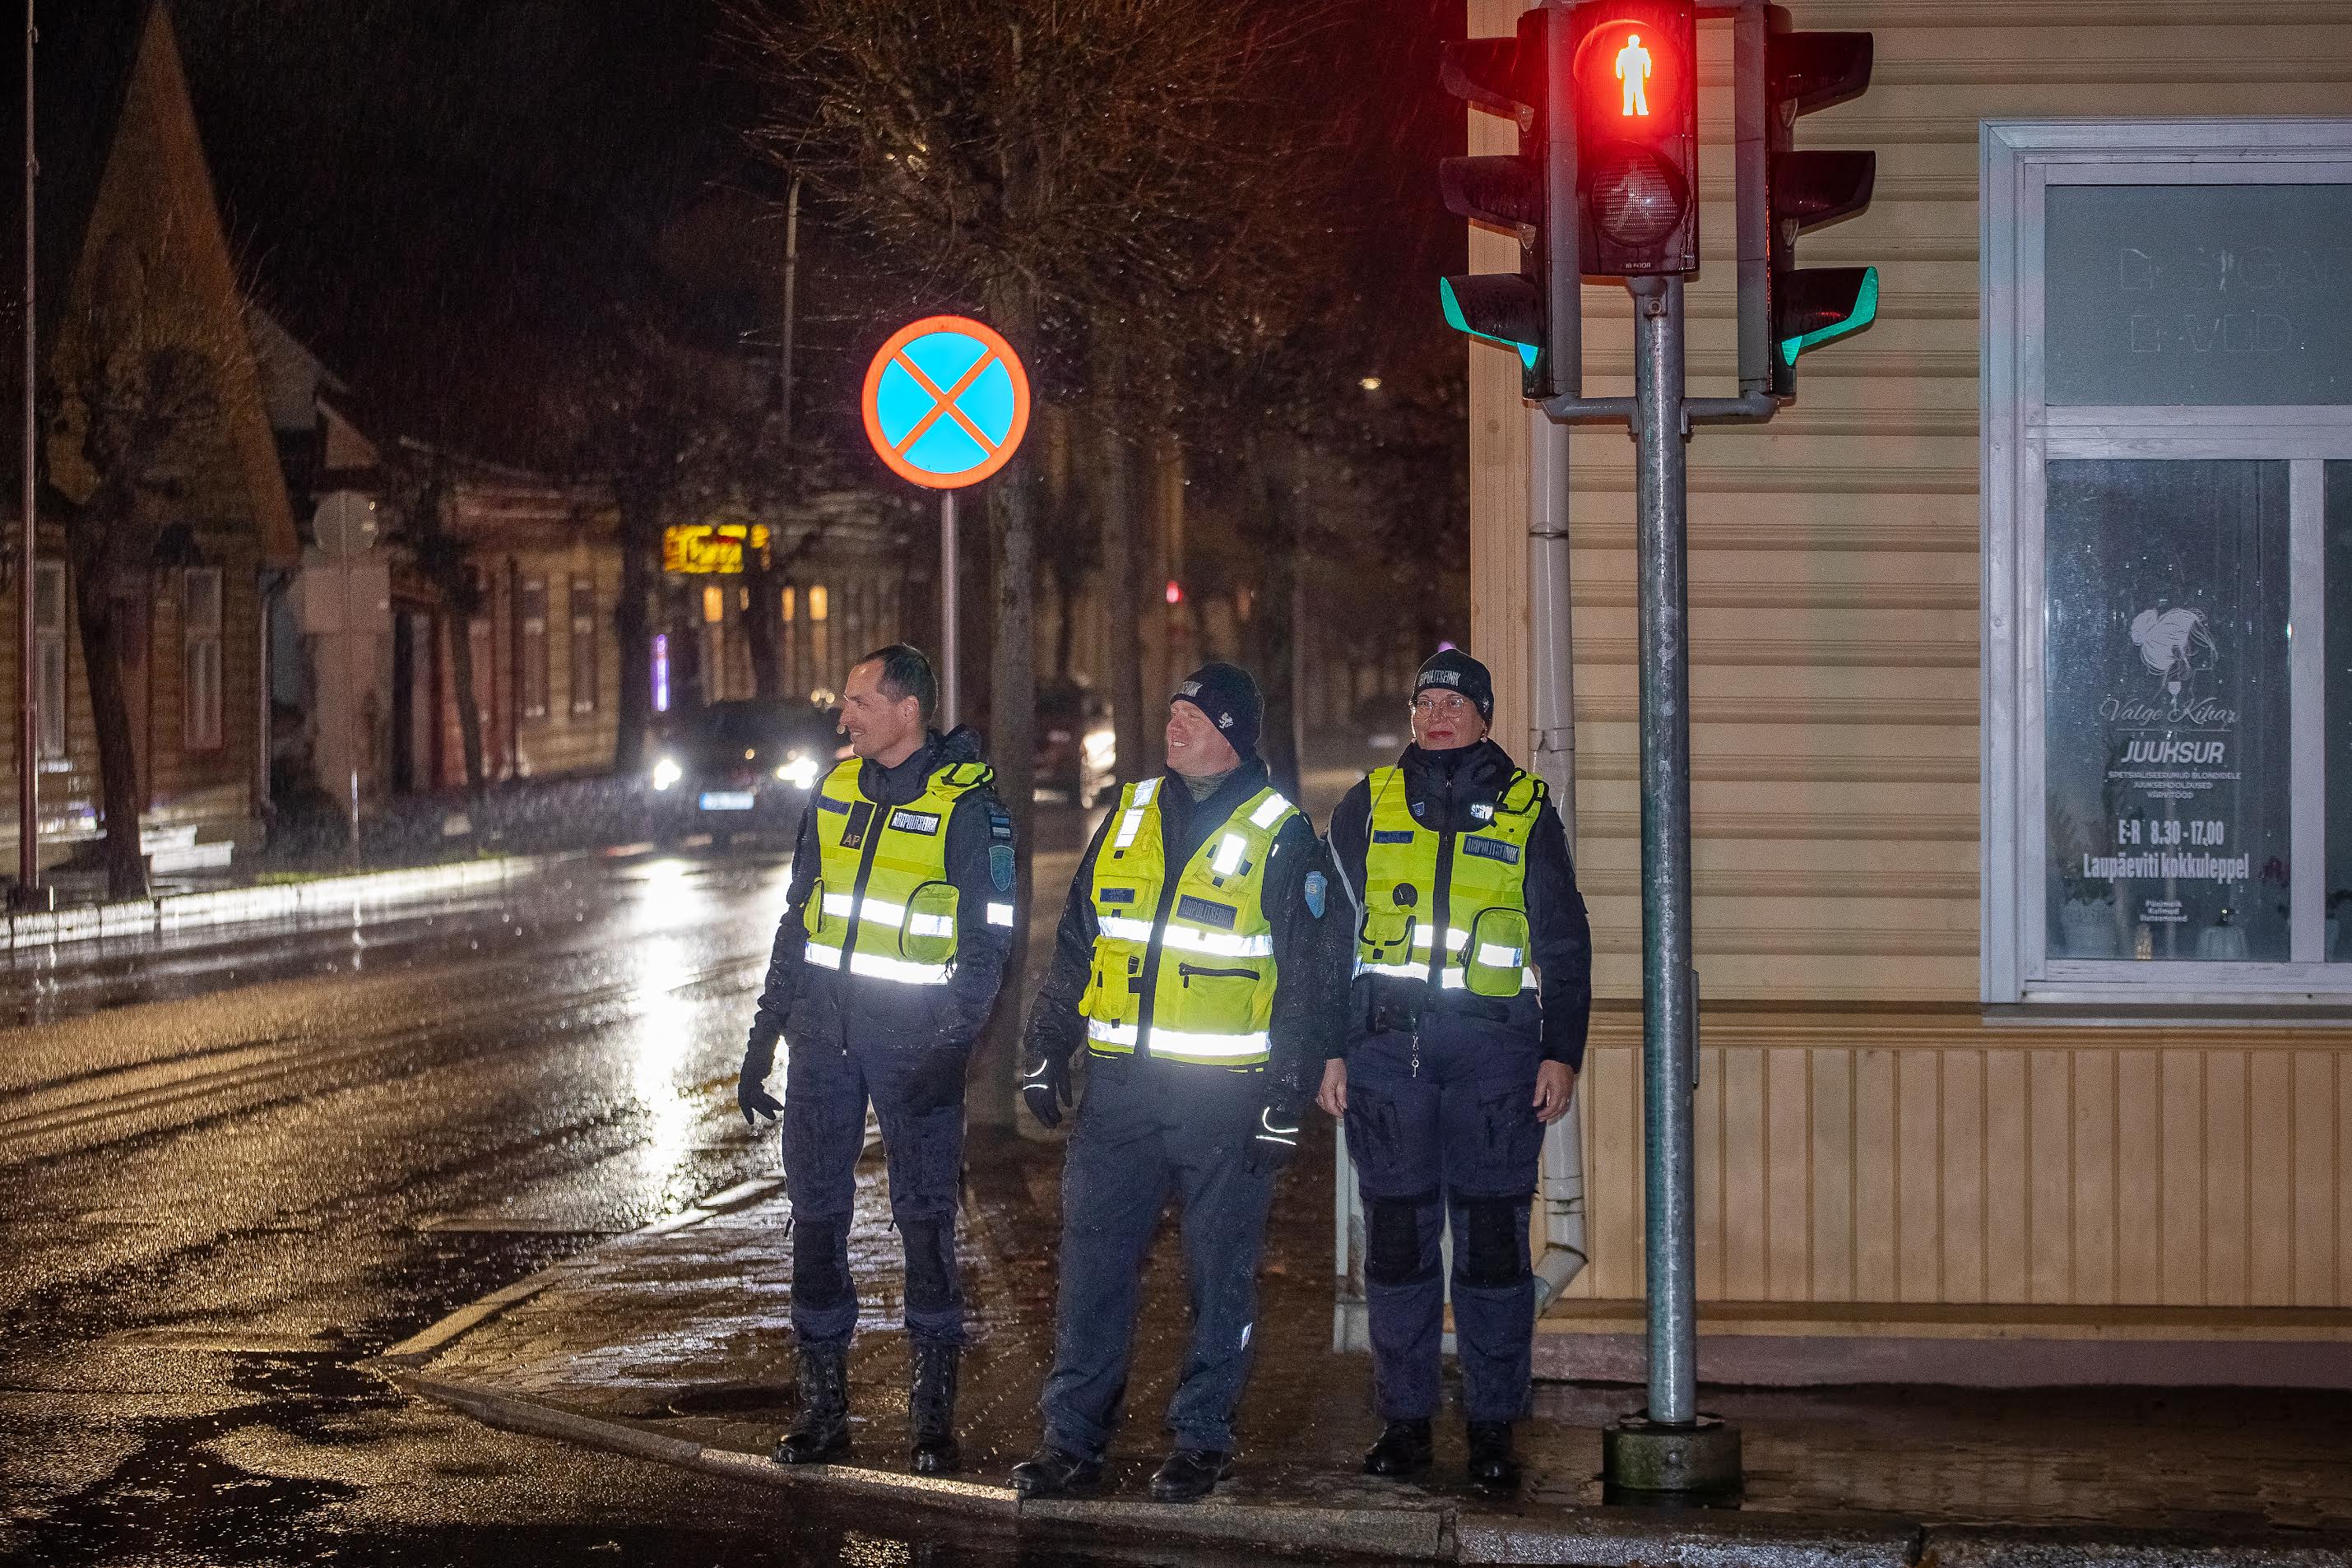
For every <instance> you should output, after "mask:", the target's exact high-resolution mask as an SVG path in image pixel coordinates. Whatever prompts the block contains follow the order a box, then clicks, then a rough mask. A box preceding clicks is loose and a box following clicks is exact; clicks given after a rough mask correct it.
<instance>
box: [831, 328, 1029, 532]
mask: <svg viewBox="0 0 2352 1568" xmlns="http://www.w3.org/2000/svg"><path fill="white" fill-rule="evenodd" d="M861 401H862V405H863V408H864V412H865V416H866V438H867V439H869V440H871V441H872V442H873V443H874V450H875V451H876V452H877V453H878V454H879V455H880V456H881V458H882V460H883V461H884V462H885V463H887V464H888V465H889V467H890V471H891V472H892V473H895V474H897V475H898V477H899V478H900V479H908V480H910V481H912V482H913V483H915V484H919V485H922V486H924V487H926V488H927V489H935V490H949V489H962V488H963V487H964V486H966V485H974V484H978V483H979V482H980V481H981V480H982V479H986V478H988V476H989V475H991V474H992V473H994V472H996V470H997V469H999V468H1003V466H1004V465H1005V464H1006V463H1007V462H1009V461H1010V460H1011V459H1012V457H1013V450H1014V449H1015V448H1016V447H1019V446H1020V445H1021V437H1022V436H1023V434H1024V432H1026V431H1027V429H1028V428H1029V376H1028V373H1027V372H1026V371H1024V370H1023V369H1022V367H1021V357H1020V356H1019V355H1018V354H1016V353H1013V345H1012V344H1010V343H1008V342H1005V341H1004V340H1003V338H1002V337H1001V336H999V335H998V334H997V333H996V332H995V331H993V330H992V329H991V328H989V327H985V326H982V324H981V323H980V322H978V321H971V320H970V319H968V318H966V317H963V316H928V317H925V318H924V319H923V320H922V321H914V322H910V323H909V324H908V325H907V326H904V327H901V328H899V329H898V331H896V332H893V333H892V334H891V335H890V341H889V342H886V343H884V344H883V345H882V348H881V351H880V352H879V353H877V354H875V356H874V363H872V364H870V365H868V366H867V367H866V392H865V395H864V397H863V399H862V400H861Z"/></svg>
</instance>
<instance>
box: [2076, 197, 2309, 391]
mask: <svg viewBox="0 0 2352 1568" xmlns="http://www.w3.org/2000/svg"><path fill="white" fill-rule="evenodd" d="M2044 219H2045V222H2044V229H2043V233H2044V237H2045V238H2044V251H2043V259H2044V272H2043V282H2044V294H2043V312H2042V341H2043V343H2044V353H2043V373H2042V374H2043V381H2044V385H2043V394H2042V395H2043V398H2044V400H2045V401H2046V402H2047V403H2049V404H2051V405H2056V406H2070V405H2072V406H2081V405H2105V406H2149V405H2202V406H2208V407H2213V406H2254V405H2262V406H2271V405H2293V404H2304V405H2315V404H2344V403H2352V185H2346V184H2298V185H2284V184H2282V185H2204V184H2187V185H2153V184H2151V185H2064V184H2058V185H2052V186H2050V187H2049V190H2048V194H2047V196H2046V198H2045V211H2044Z"/></svg>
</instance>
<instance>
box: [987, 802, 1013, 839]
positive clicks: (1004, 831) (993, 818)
mask: <svg viewBox="0 0 2352 1568" xmlns="http://www.w3.org/2000/svg"><path fill="white" fill-rule="evenodd" d="M988 836H989V837H991V838H993V839H995V840H997V841H998V842H999V843H1003V844H1010V843H1012V842H1013V819H1012V818H1011V817H1009V816H1005V815H1004V808H1003V806H999V805H992V806H990V807H989V808H988Z"/></svg>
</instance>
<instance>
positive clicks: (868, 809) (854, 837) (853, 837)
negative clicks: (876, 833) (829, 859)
mask: <svg viewBox="0 0 2352 1568" xmlns="http://www.w3.org/2000/svg"><path fill="white" fill-rule="evenodd" d="M873 821H874V803H873V802H872V801H869V800H861V801H859V802H858V803H857V804H856V805H853V806H851V807H850V808H849V820H848V821H846V822H845V823H843V824H842V825H841V847H843V848H844V849H863V848H864V847H866V828H867V827H868V826H871V825H872V823H873Z"/></svg>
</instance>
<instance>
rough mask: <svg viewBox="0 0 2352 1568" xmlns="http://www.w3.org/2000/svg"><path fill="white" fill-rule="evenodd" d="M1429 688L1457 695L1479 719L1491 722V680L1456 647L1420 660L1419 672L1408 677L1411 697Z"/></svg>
mask: <svg viewBox="0 0 2352 1568" xmlns="http://www.w3.org/2000/svg"><path fill="white" fill-rule="evenodd" d="M1433 686H1442V687H1444V688H1445V689H1447V690H1448V691H1458V692H1460V693H1461V694H1462V696H1463V697H1464V698H1465V699H1466V700H1469V701H1470V702H1471V703H1472V704H1473V705H1474V706H1475V707H1476V709H1477V710H1478V717H1479V718H1481V719H1484V720H1485V721H1486V722H1487V723H1489V724H1491V723H1493V722H1494V721H1495V678H1494V677H1493V676H1491V675H1489V674H1487V673H1486V666H1485V665H1483V664H1480V663H1479V662H1478V661H1477V660H1476V659H1475V658H1471V657H1470V656H1469V655H1468V654H1466V653H1464V652H1463V651H1462V650H1461V649H1460V648H1458V647H1447V648H1440V649H1438V650H1437V651H1436V652H1435V653H1433V654H1431V655H1430V656H1429V658H1426V659H1424V660H1423V661H1422V666H1421V673H1420V674H1419V675H1416V676H1414V677H1413V678H1412V694H1413V695H1414V696H1415V697H1418V696H1420V695H1421V694H1422V693H1423V691H1426V690H1427V689H1429V688H1431V687H1433Z"/></svg>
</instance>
